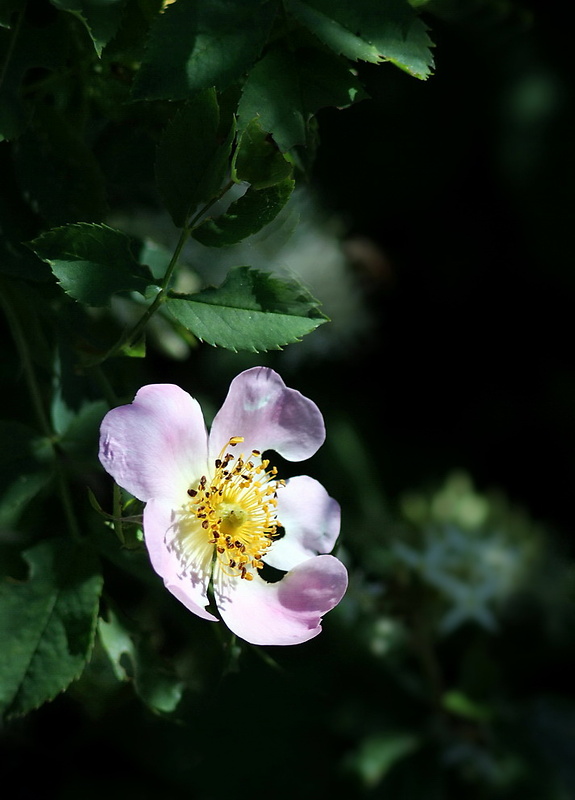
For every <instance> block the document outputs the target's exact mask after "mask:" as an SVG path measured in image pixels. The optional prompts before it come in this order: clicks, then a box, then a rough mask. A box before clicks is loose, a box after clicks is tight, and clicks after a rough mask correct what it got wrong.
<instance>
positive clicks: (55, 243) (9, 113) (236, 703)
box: [0, 0, 575, 800]
mask: <svg viewBox="0 0 575 800" xmlns="http://www.w3.org/2000/svg"><path fill="white" fill-rule="evenodd" d="M432 41H433V44H432ZM570 46H571V33H570V28H569V26H568V25H567V24H565V22H564V19H563V13H562V12H561V10H560V8H559V7H558V5H557V4H555V3H553V2H550V3H549V2H546V3H537V2H535V0H423V2H421V1H420V0H417V2H416V0H412V2H410V3H408V2H403V0H385V2H375V0H361V2H358V1H357V0H355V1H354V2H351V0H337V2H327V0H305V1H304V0H285V2H279V0H249V2H245V3H238V2H234V1H233V0H214V2H208V3H200V2H196V1H195V0H176V2H171V3H170V2H165V3H161V2H160V0H0V175H1V176H2V178H1V181H0V232H1V239H0V309H1V311H0V325H1V326H2V327H1V331H2V344H3V348H2V352H3V355H2V359H1V360H0V369H1V378H2V385H3V387H4V389H5V391H4V392H3V395H2V408H1V413H0V417H1V421H0V442H1V447H0V577H1V582H0V642H1V644H2V649H1V655H0V709H1V712H2V714H3V719H2V722H1V723H0V726H1V727H0V747H1V752H2V758H3V764H5V766H6V771H5V785H6V786H12V788H11V789H10V790H9V791H10V792H11V793H13V794H15V796H16V798H20V797H21V798H27V799H28V798H40V797H41V798H57V799H58V800H67V798H72V797H76V796H77V795H81V796H82V797H85V798H87V800H90V798H92V797H96V796H98V797H99V796H100V795H101V794H102V792H105V793H106V795H107V796H109V797H110V798H111V800H113V799H114V798H115V797H125V796H126V795H127V794H128V795H130V794H137V795H138V796H139V797H141V798H143V800H145V799H146V798H152V797H154V798H156V797H157V796H158V795H161V796H162V797H165V798H172V797H173V798H175V797H180V796H181V795H182V793H188V794H190V795H191V796H192V797H194V798H200V799H201V800H218V798H224V797H226V798H227V797H228V796H229V795H230V794H231V793H234V794H235V793H238V794H240V795H242V794H243V793H247V792H248V786H249V790H250V791H253V784H254V782H255V784H256V785H257V786H258V788H260V787H261V788H262V789H263V790H264V791H267V792H268V793H270V794H271V795H272V796H273V797H276V798H279V799H280V800H281V798H284V797H285V798H288V797H289V798H293V797H294V796H296V797H298V798H304V800H305V798H312V797H313V798H314V799H315V798H324V797H326V798H327V797H331V796H332V795H333V794H335V793H347V794H348V795H349V796H351V797H360V798H363V797H365V798H379V797H393V798H401V800H451V798H460V797H465V798H466V799H467V800H491V799H492V798H493V800H570V798H572V797H575V769H574V764H575V744H574V741H575V698H574V694H573V690H572V676H573V669H574V667H575V614H574V606H573V601H574V589H575V587H574V570H573V559H574V558H575V548H574V547H573V540H572V535H571V531H572V523H571V517H572V508H571V507H572V499H571V497H572V491H571V487H572V485H573V481H574V480H575V458H574V453H575V413H574V412H575V373H574V369H573V360H572V346H571V331H570V324H569V322H568V320H569V319H570V313H571V306H572V303H573V299H574V294H575V282H574V280H573V275H574V272H573V266H572V257H571V242H570V230H571V218H572V216H573V213H574V211H575V204H574V202H573V192H572V186H573V180H574V178H575V169H574V167H575V162H574V157H573V147H572V135H573V130H574V121H575V119H574V110H575V109H574V108H573V97H574V96H575V94H574V92H573V89H574V87H573V77H572V69H571V56H570ZM316 298H317V299H316ZM327 317H329V319H330V321H329V322H327ZM302 337H303V338H302ZM212 344H213V345H216V347H212V346H210V345H212ZM281 347H285V349H283V350H280V349H279V348H281ZM258 363H262V364H266V365H269V366H272V367H274V368H275V369H277V370H278V371H280V372H281V373H282V375H283V376H284V377H285V379H286V381H287V382H288V383H289V384H290V385H291V386H294V387H296V388H298V389H300V390H301V391H302V392H304V393H305V394H306V395H307V396H309V397H311V398H313V399H314V400H315V401H316V402H317V403H318V405H319V406H320V408H321V410H322V412H323V413H324V415H325V418H326V423H327V429H328V439H327V441H326V444H325V446H324V448H322V450H321V451H320V452H319V453H318V454H317V455H316V456H314V458H313V459H312V460H311V462H310V464H309V468H308V465H306V472H309V474H313V475H314V476H315V477H317V478H318V479H320V480H321V481H322V482H323V484H324V485H325V486H326V487H327V489H328V491H329V492H330V494H332V495H333V496H334V497H336V498H337V499H338V500H339V502H340V503H341V505H342V516H343V525H342V536H341V540H340V544H339V548H338V551H337V554H338V557H340V558H342V559H343V560H344V561H345V563H346V565H347V567H348V569H349V572H350V587H349V590H348V592H347V594H346V596H345V597H344V599H343V601H342V603H341V604H340V605H339V606H338V607H337V608H336V609H335V610H334V611H332V612H331V613H330V614H329V616H327V617H326V619H325V621H324V631H323V632H322V634H321V635H320V637H318V638H317V639H315V640H313V641H311V642H309V643H306V644H305V645H301V646H298V647H295V648H258V647H252V646H248V645H245V644H244V643H241V642H238V641H235V640H233V639H231V638H229V637H228V636H227V635H226V632H225V631H222V630H221V626H216V625H211V624H208V623H206V622H204V621H202V620H200V619H198V618H195V617H193V616H192V615H190V614H189V613H188V612H187V611H186V609H185V608H184V607H183V606H181V605H180V604H179V603H178V602H177V601H176V600H175V599H174V598H173V597H172V596H171V595H169V594H168V593H167V592H165V590H164V589H163V587H162V586H161V581H160V580H159V579H158V578H157V576H156V575H155V574H154V573H153V572H152V570H151V568H150V566H149V562H148V559H147V555H146V551H145V548H144V546H143V542H142V532H141V527H140V519H141V510H142V509H141V504H140V503H137V502H135V501H134V500H133V499H132V498H129V497H128V496H127V495H126V494H125V493H124V492H122V491H120V490H119V489H118V488H117V487H112V486H111V484H110V482H109V480H108V477H107V476H106V475H104V473H103V472H102V470H101V468H100V466H99V464H98V461H97V455H96V454H97V440H98V429H99V424H100V421H101V419H102V417H103V415H104V413H105V412H106V410H107V409H108V408H109V407H110V406H113V405H116V404H118V403H121V402H127V401H129V400H130V399H131V398H132V397H133V395H134V393H135V391H136V390H137V389H138V388H139V387H140V386H141V385H143V384H145V383H149V382H174V383H178V384H179V385H181V386H182V387H183V388H185V389H187V390H189V391H190V392H191V393H192V394H193V395H194V396H196V397H198V399H200V400H201V402H202V406H203V407H204V408H205V409H208V415H207V416H208V417H209V416H210V414H213V413H214V411H215V409H216V408H217V407H218V405H219V403H220V401H221V399H222V398H223V396H224V395H225V392H226V389H227V384H228V382H229V380H230V379H231V378H232V377H233V376H235V375H236V374H237V373H238V372H240V371H241V370H242V369H244V368H246V367H249V366H252V365H254V364H258ZM278 466H280V467H281V470H282V474H283V475H284V476H286V477H287V476H289V475H290V474H291V473H290V470H291V471H293V466H292V465H290V464H287V463H282V464H278ZM224 762H225V765H226V770H223V768H222V766H221V765H222V763H224ZM30 765H33V769H30ZM248 782H249V783H248Z"/></svg>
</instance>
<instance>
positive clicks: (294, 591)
mask: <svg viewBox="0 0 575 800" xmlns="http://www.w3.org/2000/svg"><path fill="white" fill-rule="evenodd" d="M324 439H325V428H324V424H323V418H322V416H321V413H320V411H319V409H318V408H317V406H316V405H315V403H313V402H312V401H311V400H308V399H307V398H306V397H303V395H301V394H300V393H299V392H298V391H296V390H295V389H289V388H287V387H286V385H285V384H284V382H283V381H282V379H281V378H280V376H279V375H278V374H277V373H275V372H274V371H273V370H271V369H266V368H264V367H256V368H254V369H249V370H246V371H245V372H242V373H241V374H240V375H238V376H237V377H236V378H235V379H234V380H233V381H232V383H231V385H230V389H229V392H228V396H227V398H226V400H225V402H224V404H223V406H222V407H221V409H220V410H219V412H218V414H217V415H216V418H215V419H214V423H213V425H212V429H211V431H210V433H209V435H208V432H207V430H206V426H205V423H204V419H203V415H202V411H201V409H200V406H199V404H198V402H197V401H196V400H195V399H194V398H193V397H191V396H190V395H189V394H188V393H187V392H185V391H183V390H182V389H180V388H179V387H178V386H173V385H171V384H152V385H149V386H144V387H142V388H141V389H140V390H139V392H138V393H137V394H136V397H135V398H134V401H133V403H131V404H130V405H126V406H120V407H118V408H114V409H113V410H112V411H110V412H109V413H108V414H106V416H105V418H104V420H103V422H102V427H101V437H100V461H101V462H102V464H103V466H104V468H105V469H106V470H107V472H109V473H110V475H112V477H113V478H114V480H115V481H116V482H117V483H118V484H119V485H120V486H122V487H123V488H124V489H126V490H127V491H128V492H130V493H131V494H133V495H134V496H135V497H137V498H138V499H139V500H142V501H144V502H145V503H146V506H145V509H144V538H145V542H146V546H147V548H148V553H149V555H150V560H151V562H152V566H153V567H154V569H155V570H156V572H157V573H158V574H159V575H160V576H161V577H162V578H163V580H164V583H165V585H166V587H167V588H168V589H169V590H170V591H171V592H172V593H173V594H174V595H175V596H176V597H177V598H178V600H180V601H181V602H182V603H183V604H184V605H185V606H186V607H187V608H188V609H189V610H190V611H192V612H193V613H194V614H197V615H198V616H200V617H202V618H203V619H208V620H217V618H216V617H215V616H214V615H213V614H212V613H211V612H210V611H208V610H207V608H206V606H207V605H208V587H209V586H211V588H212V591H213V596H214V600H215V602H216V604H217V607H218V609H219V612H220V615H221V617H222V619H223V620H224V622H225V623H226V625H227V626H228V627H229V628H230V630H232V631H233V632H234V633H235V634H236V635H237V636H239V637H241V638H242V639H245V640H246V641H248V642H251V643H252V644H298V643H299V642H305V641H307V640H308V639H311V638H313V637H314V636H317V634H318V633H319V632H320V631H321V618H322V615H323V614H325V613H326V612H328V611H330V610H331V609H332V608H333V607H334V606H335V605H337V603H339V601H340V600H341V598H342V596H343V594H344V592H345V590H346V587H347V572H346V569H345V567H344V566H343V564H342V563H341V562H340V561H339V560H338V559H337V558H335V557H334V556H331V555H325V554H326V553H328V552H329V551H330V550H331V549H332V548H333V546H334V544H335V540H336V538H337V536H338V533H339V523H340V510H339V505H338V504H337V502H336V501H335V500H334V499H333V498H331V497H330V496H329V495H328V494H327V492H326V490H325V489H324V488H323V486H322V485H321V484H320V483H318V482H317V481H315V480H314V479H313V478H309V477H307V476H303V475H301V476H298V477H295V478H291V479H290V480H288V481H282V480H280V479H279V478H278V477H277V474H276V469H275V468H270V465H269V461H268V460H267V459H265V458H263V456H262V454H263V453H264V451H267V450H275V451H276V452H277V453H279V454H280V455H282V456H283V457H284V458H286V459H288V460H290V461H301V460H302V459H304V458H309V457H310V456H312V455H313V454H314V453H315V452H316V451H317V450H318V448H319V447H320V446H321V444H322V443H323V441H324ZM266 564H267V565H269V566H271V567H275V568H277V569H279V570H282V571H285V575H283V577H282V578H281V580H279V581H275V582H271V583H270V582H267V581H266V580H265V579H264V577H263V576H262V575H265V570H264V565H266Z"/></svg>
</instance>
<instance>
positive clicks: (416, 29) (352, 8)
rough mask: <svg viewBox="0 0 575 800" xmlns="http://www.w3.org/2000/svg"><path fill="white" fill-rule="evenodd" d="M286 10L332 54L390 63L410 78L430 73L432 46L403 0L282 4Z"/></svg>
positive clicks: (289, 0)
mask: <svg viewBox="0 0 575 800" xmlns="http://www.w3.org/2000/svg"><path fill="white" fill-rule="evenodd" d="M286 7H287V8H288V10H289V11H290V13H292V14H293V15H294V16H295V17H296V18H297V19H298V20H299V21H300V22H301V23H302V24H304V25H305V26H306V27H308V28H309V29H310V30H311V31H312V32H313V33H314V34H315V35H316V36H317V37H318V39H320V40H321V41H322V42H324V43H325V44H326V45H328V47H330V48H331V49H332V50H334V51H335V52H336V53H338V54H341V55H344V56H346V57H347V58H351V59H353V60H354V61H355V60H361V61H370V62H372V63H378V62H380V61H391V62H392V63H393V64H395V65H396V66H398V67H400V68H401V69H403V70H405V71H406V72H409V73H410V74H411V75H413V76H415V77H416V78H427V77H428V76H429V74H430V72H431V69H432V67H433V57H432V55H431V50H430V47H431V44H432V43H431V40H430V39H429V36H428V35H427V28H426V26H425V24H424V23H423V22H422V21H421V20H420V19H419V18H418V17H417V15H416V14H415V12H414V11H413V9H412V8H411V6H410V4H409V3H408V2H407V0H385V2H374V1H373V0H335V2H334V0H286Z"/></svg>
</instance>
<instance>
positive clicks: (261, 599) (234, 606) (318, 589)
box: [214, 555, 347, 645]
mask: <svg viewBox="0 0 575 800" xmlns="http://www.w3.org/2000/svg"><path fill="white" fill-rule="evenodd" d="M346 588H347V571H346V569H345V567H344V565H343V564H342V563H341V561H338V559H337V558H334V556H329V555H322V556H316V557H315V558H310V559H308V560H307V561H304V562H303V563H302V564H299V565H298V566H297V567H295V568H294V569H293V570H291V572H288V573H287V575H285V577H284V578H283V579H282V580H281V581H278V582H277V583H266V582H265V581H264V580H262V579H261V578H259V577H258V576H256V577H255V578H254V580H252V581H246V580H240V579H236V580H233V582H231V581H230V582H229V583H228V585H227V588H225V589H223V590H222V587H220V586H219V585H218V582H217V581H216V582H215V585H214V590H215V592H216V602H217V604H218V607H219V610H220V613H221V615H222V619H223V620H224V622H225V623H226V625H227V626H228V628H230V630H231V631H232V632H233V633H235V634H236V635H237V636H239V637H240V638H241V639H245V641H246V642H250V643H251V644H261V645H266V644H277V645H288V644H300V643H301V642H306V641H308V639H313V637H314V636H317V635H318V633H320V631H321V618H322V616H323V615H324V614H326V613H327V612H328V611H330V610H331V609H332V608H333V607H334V606H335V605H337V604H338V603H339V601H340V600H341V598H342V597H343V594H344V592H345V590H346Z"/></svg>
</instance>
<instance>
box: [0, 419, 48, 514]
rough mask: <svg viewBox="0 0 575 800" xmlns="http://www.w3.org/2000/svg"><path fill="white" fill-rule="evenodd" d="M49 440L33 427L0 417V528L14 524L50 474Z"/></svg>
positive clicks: (46, 481)
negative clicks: (0, 418)
mask: <svg viewBox="0 0 575 800" xmlns="http://www.w3.org/2000/svg"><path fill="white" fill-rule="evenodd" d="M52 456H53V450H52V447H51V446H50V444H49V443H48V442H47V441H46V439H44V438H43V437H41V436H39V434H38V433H37V432H36V431H34V430H33V429H32V428H29V427H27V426H26V425H22V424H21V423H19V422H15V421H10V422H8V421H0V529H6V528H11V527H13V526H15V525H17V523H18V520H19V518H20V515H21V514H22V512H23V510H24V509H25V508H26V506H27V505H28V503H29V502H30V501H31V500H32V499H33V498H34V497H35V496H36V495H37V494H38V492H39V491H40V490H41V489H43V488H44V486H46V484H47V483H48V481H49V480H50V478H51V475H52V471H51V469H50V466H51V465H50V460H51V458H52Z"/></svg>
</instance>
